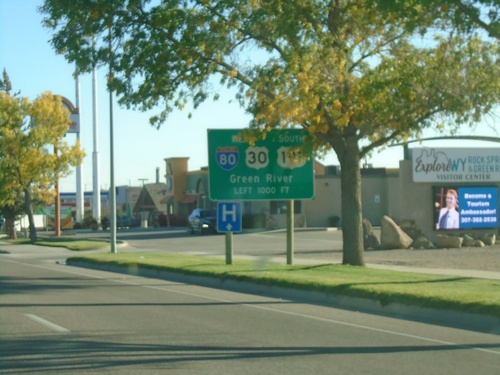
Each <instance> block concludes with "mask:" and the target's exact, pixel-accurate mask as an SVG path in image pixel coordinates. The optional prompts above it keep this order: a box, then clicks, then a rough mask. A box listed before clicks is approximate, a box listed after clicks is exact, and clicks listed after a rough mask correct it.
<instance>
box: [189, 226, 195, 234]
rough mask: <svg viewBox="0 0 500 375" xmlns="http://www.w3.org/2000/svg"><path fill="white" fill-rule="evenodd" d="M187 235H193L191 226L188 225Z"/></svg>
mask: <svg viewBox="0 0 500 375" xmlns="http://www.w3.org/2000/svg"><path fill="white" fill-rule="evenodd" d="M188 233H191V234H193V233H194V228H193V227H192V226H191V225H188Z"/></svg>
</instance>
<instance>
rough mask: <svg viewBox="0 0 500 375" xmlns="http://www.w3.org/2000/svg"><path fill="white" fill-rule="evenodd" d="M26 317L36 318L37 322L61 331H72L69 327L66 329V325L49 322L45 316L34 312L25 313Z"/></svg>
mask: <svg viewBox="0 0 500 375" xmlns="http://www.w3.org/2000/svg"><path fill="white" fill-rule="evenodd" d="M24 316H25V317H27V318H29V319H31V320H34V321H35V322H37V323H40V324H41V325H43V326H45V327H47V328H50V329H51V330H53V331H56V332H60V333H68V332H71V331H70V330H69V329H66V328H64V327H61V326H59V325H57V324H55V323H52V322H49V321H48V320H45V319H43V318H40V317H39V316H36V315H33V314H24Z"/></svg>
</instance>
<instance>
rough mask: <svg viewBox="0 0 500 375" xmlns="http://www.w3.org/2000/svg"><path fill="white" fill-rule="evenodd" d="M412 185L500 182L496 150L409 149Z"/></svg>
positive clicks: (499, 165) (498, 150)
mask: <svg viewBox="0 0 500 375" xmlns="http://www.w3.org/2000/svg"><path fill="white" fill-rule="evenodd" d="M411 153H412V169H413V181H414V182H439V183H442V184H445V183H452V184H457V183H464V182H466V183H471V182H475V183H478V182H480V183H483V184H486V183H491V182H497V181H500V148H498V147H497V148H413V149H412V150H411Z"/></svg>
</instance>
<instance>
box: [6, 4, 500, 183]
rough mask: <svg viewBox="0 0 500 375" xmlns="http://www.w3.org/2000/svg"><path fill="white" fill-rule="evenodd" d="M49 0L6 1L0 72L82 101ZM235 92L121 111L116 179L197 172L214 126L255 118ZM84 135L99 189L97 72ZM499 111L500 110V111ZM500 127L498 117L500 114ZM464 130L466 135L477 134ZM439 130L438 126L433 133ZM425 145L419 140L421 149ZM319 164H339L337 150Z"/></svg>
mask: <svg viewBox="0 0 500 375" xmlns="http://www.w3.org/2000/svg"><path fill="white" fill-rule="evenodd" d="M68 1H71V0H68ZM42 3H43V1H42V0H0V71H3V69H4V68H5V69H6V70H7V73H8V74H9V77H10V79H11V82H12V85H13V88H14V90H15V91H18V90H20V91H21V95H22V96H27V97H29V98H30V99H35V98H36V97H37V96H38V95H40V94H41V93H42V92H44V91H51V92H52V93H54V94H58V95H62V96H65V97H66V98H68V99H69V100H70V101H72V102H73V103H74V104H75V100H76V99H75V98H76V94H75V92H76V89H75V81H74V79H73V72H74V66H73V65H70V64H69V63H67V62H66V61H65V59H64V58H63V57H62V56H60V55H56V54H55V52H54V50H53V49H52V47H51V46H50V44H49V42H48V41H49V39H50V33H49V32H48V30H46V29H44V28H43V27H42V25H41V21H42V16H41V14H39V13H38V12H37V7H38V6H40V5H41V4H42ZM105 74H106V71H104V70H102V71H99V72H98V131H97V133H98V147H97V150H98V152H99V159H100V173H99V176H100V177H99V179H100V186H101V188H102V189H107V188H109V186H110V174H109V171H110V152H109V150H110V140H109V129H110V126H109V125H110V120H109V94H108V92H107V91H106V84H105V82H106V81H105ZM231 98H232V96H231V93H230V92H228V91H227V90H226V91H221V99H220V100H219V101H218V102H215V103H214V102H206V103H204V104H203V105H202V106H200V107H199V108H198V110H196V111H195V112H193V117H192V118H191V119H188V117H187V115H188V112H189V111H188V110H186V111H185V112H178V113H174V114H173V115H172V116H171V117H170V118H169V119H168V121H167V122H166V123H165V124H164V125H163V126H162V127H161V129H160V130H156V129H155V128H152V127H151V126H150V125H149V122H148V119H149V117H150V114H148V113H143V112H139V111H133V110H125V109H122V108H119V107H118V105H117V104H116V100H115V104H114V107H113V111H114V160H115V167H114V169H115V184H116V185H117V186H119V185H132V186H139V185H141V184H142V182H141V181H139V179H143V178H147V179H148V181H146V183H149V182H155V179H156V168H160V181H161V182H164V178H163V177H162V176H163V175H164V174H165V162H164V159H165V158H168V157H189V169H190V170H198V169H200V168H201V167H204V166H207V165H208V161H207V160H208V158H207V136H206V133H207V132H206V131H207V129H213V128H243V127H245V126H246V125H247V124H248V121H249V117H248V116H247V115H245V113H244V111H243V110H242V109H241V108H239V106H238V105H237V104H235V103H229V100H230V99H231ZM80 103H81V105H80V113H81V115H80V116H81V118H80V121H81V135H80V138H81V141H82V146H83V148H84V150H85V152H86V153H87V156H86V158H85V160H84V164H83V179H84V189H85V190H86V191H92V181H93V178H92V176H93V168H92V153H93V151H94V142H93V140H94V132H93V108H92V76H91V74H85V75H82V76H81V77H80ZM497 112H498V111H497ZM493 123H494V121H493V120H491V119H490V120H488V121H487V122H486V124H483V125H481V126H479V127H478V128H477V130H476V131H475V132H474V134H475V135H488V136H496V137H498V136H499V133H494V131H493V130H492V129H491V125H492V124H493ZM497 128H498V119H497ZM470 133H471V131H470V130H468V129H464V130H463V131H462V132H461V134H470ZM427 135H428V136H433V135H435V134H432V132H429V133H428V134H427ZM66 140H67V142H69V143H73V142H75V140H76V134H68V135H67V136H66ZM424 145H425V146H429V147H461V146H464V147H498V144H493V143H485V142H471V141H468V142H458V141H433V142H426V143H425V144H424ZM418 146H419V145H416V146H413V147H418ZM402 157H403V150H402V148H401V147H393V148H389V149H386V150H384V151H381V152H375V154H374V155H373V156H372V158H371V159H370V160H367V162H368V163H371V164H373V166H374V167H388V168H397V167H398V165H399V160H400V159H402ZM320 162H322V163H324V164H326V165H331V164H338V161H337V158H336V157H335V155H334V153H333V152H332V153H331V154H330V155H328V156H327V157H326V158H325V159H324V160H320ZM60 186H61V191H63V192H74V191H76V177H75V174H74V173H73V174H72V175H71V176H69V177H68V178H66V179H63V180H62V181H61V184H60Z"/></svg>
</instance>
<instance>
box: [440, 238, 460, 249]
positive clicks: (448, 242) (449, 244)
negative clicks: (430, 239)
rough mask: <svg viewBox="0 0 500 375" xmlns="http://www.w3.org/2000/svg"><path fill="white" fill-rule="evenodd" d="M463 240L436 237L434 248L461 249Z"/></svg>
mask: <svg viewBox="0 0 500 375" xmlns="http://www.w3.org/2000/svg"><path fill="white" fill-rule="evenodd" d="M463 241H464V239H463V238H462V237H456V236H437V237H436V246H438V247H445V248H452V249H455V248H459V247H462V243H463Z"/></svg>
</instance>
